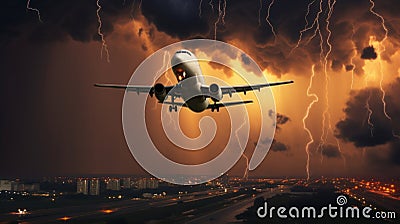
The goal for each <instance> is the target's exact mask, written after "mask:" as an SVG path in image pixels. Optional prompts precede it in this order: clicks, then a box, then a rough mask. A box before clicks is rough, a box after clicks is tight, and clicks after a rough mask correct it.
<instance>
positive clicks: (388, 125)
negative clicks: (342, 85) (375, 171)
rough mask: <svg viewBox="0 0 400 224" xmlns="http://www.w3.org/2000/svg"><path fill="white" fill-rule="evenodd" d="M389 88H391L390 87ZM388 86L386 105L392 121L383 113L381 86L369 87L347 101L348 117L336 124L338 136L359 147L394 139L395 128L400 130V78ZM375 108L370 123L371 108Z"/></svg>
mask: <svg viewBox="0 0 400 224" xmlns="http://www.w3.org/2000/svg"><path fill="white" fill-rule="evenodd" d="M388 87H389V88H388ZM388 87H386V94H387V95H386V97H385V102H386V108H387V114H388V115H389V116H391V120H389V119H388V118H387V117H386V116H385V114H384V112H383V102H382V99H381V97H382V92H381V91H380V89H377V88H367V89H363V90H360V91H357V92H352V95H351V98H350V99H349V101H348V102H347V103H346V108H345V109H344V113H345V115H346V117H345V119H343V120H341V121H339V122H338V123H337V124H336V128H337V133H336V136H337V137H338V138H341V139H343V140H345V141H348V142H352V143H353V144H354V145H355V146H356V147H368V146H377V145H383V144H386V143H389V142H392V141H393V140H394V139H395V137H394V136H393V132H394V131H398V130H400V120H399V118H398V116H396V115H397V114H400V106H399V103H400V102H399V99H398V97H397V96H398V93H399V92H400V78H398V79H397V80H396V81H395V82H394V83H392V84H391V85H389V86H388ZM367 103H368V104H369V107H370V109H371V111H372V114H371V117H370V123H371V124H368V117H369V113H370V112H369V111H368V109H367Z"/></svg>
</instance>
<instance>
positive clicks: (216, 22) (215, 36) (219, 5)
mask: <svg viewBox="0 0 400 224" xmlns="http://www.w3.org/2000/svg"><path fill="white" fill-rule="evenodd" d="M221 15H222V11H221V0H219V1H218V18H217V20H216V21H215V22H214V40H216V39H217V25H218V23H219V21H220V19H221Z"/></svg>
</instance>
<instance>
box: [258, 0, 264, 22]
mask: <svg viewBox="0 0 400 224" xmlns="http://www.w3.org/2000/svg"><path fill="white" fill-rule="evenodd" d="M262 6H263V4H262V0H260V8H258V26H261V10H262Z"/></svg>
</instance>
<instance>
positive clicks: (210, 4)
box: [208, 0, 214, 12]
mask: <svg viewBox="0 0 400 224" xmlns="http://www.w3.org/2000/svg"><path fill="white" fill-rule="evenodd" d="M208 5H209V6H210V8H211V10H212V11H213V12H214V5H213V0H210V1H209V2H208Z"/></svg>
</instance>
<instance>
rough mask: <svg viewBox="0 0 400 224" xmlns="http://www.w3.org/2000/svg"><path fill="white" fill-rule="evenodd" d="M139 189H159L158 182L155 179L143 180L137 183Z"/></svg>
mask: <svg viewBox="0 0 400 224" xmlns="http://www.w3.org/2000/svg"><path fill="white" fill-rule="evenodd" d="M137 188H138V189H156V188H158V180H157V179H155V178H142V179H140V180H138V181H137Z"/></svg>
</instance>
